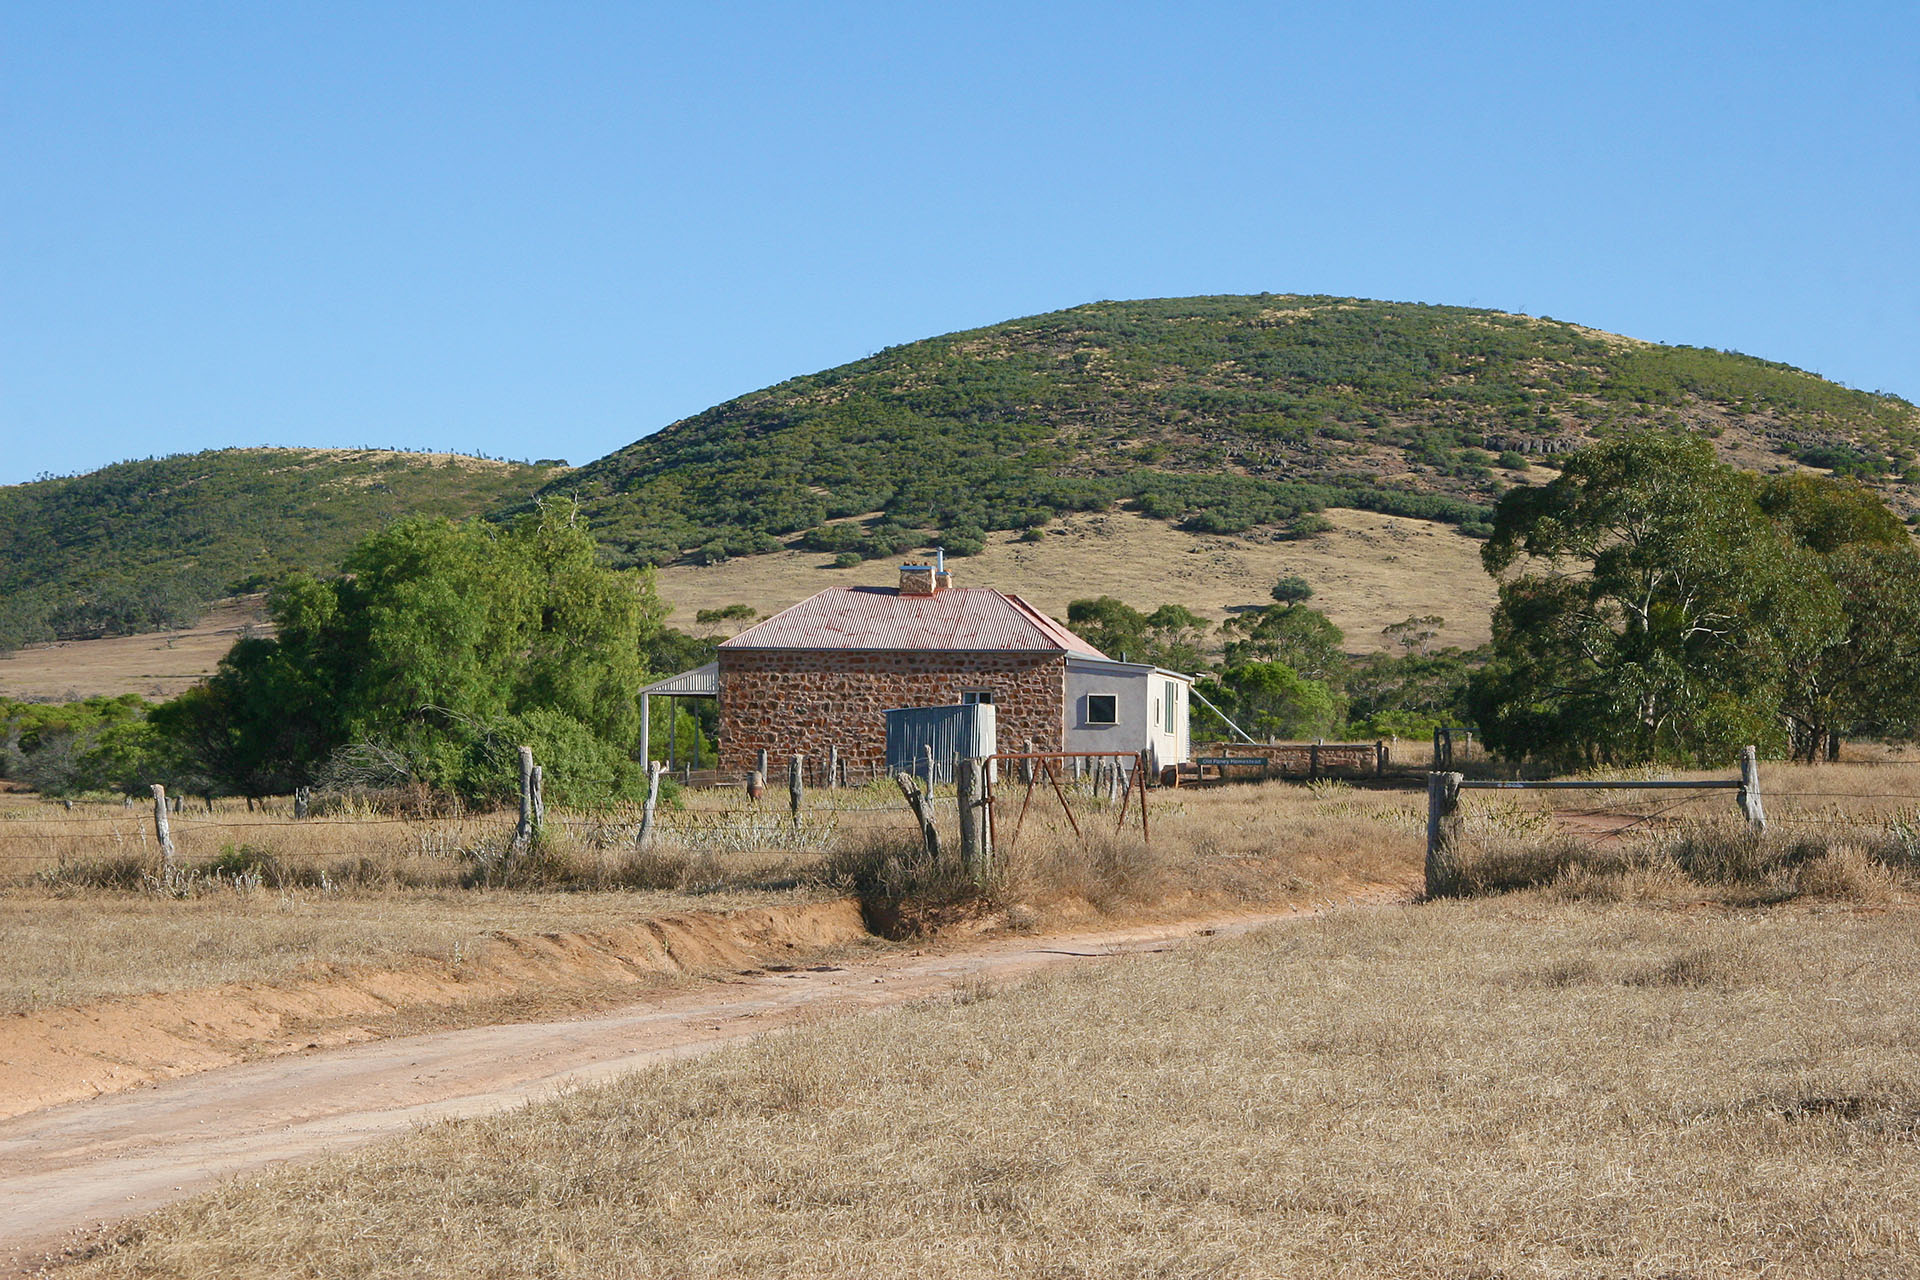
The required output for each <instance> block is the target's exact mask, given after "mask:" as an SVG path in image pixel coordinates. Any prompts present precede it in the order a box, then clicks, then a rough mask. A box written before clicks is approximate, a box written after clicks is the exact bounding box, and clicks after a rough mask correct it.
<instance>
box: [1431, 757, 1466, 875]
mask: <svg viewBox="0 0 1920 1280" xmlns="http://www.w3.org/2000/svg"><path fill="white" fill-rule="evenodd" d="M1464 780H1465V779H1463V778H1462V777H1461V775H1459V774H1457V773H1439V772H1435V773H1429V774H1428V775H1427V896H1428V897H1429V898H1438V897H1443V896H1445V895H1447V894H1450V893H1453V892H1454V891H1455V890H1456V889H1458V888H1459V884H1460V784H1461V782H1463V781H1464Z"/></svg>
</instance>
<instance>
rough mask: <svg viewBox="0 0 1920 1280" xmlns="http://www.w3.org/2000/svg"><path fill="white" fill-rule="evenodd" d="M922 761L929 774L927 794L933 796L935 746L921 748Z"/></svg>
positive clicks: (929, 745)
mask: <svg viewBox="0 0 1920 1280" xmlns="http://www.w3.org/2000/svg"><path fill="white" fill-rule="evenodd" d="M920 761H921V765H922V767H923V768H924V769H925V770H926V774H927V794H928V795H932V794H933V744H932V743H931V742H929V743H928V744H927V745H926V746H924V747H922V748H920Z"/></svg>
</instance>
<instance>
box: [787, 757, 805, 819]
mask: <svg viewBox="0 0 1920 1280" xmlns="http://www.w3.org/2000/svg"><path fill="white" fill-rule="evenodd" d="M806 768H807V757H806V756H805V755H804V754H800V753H797V752H796V753H795V755H794V757H793V759H791V760H789V761H787V805H788V807H789V808H791V809H792V810H793V825H794V826H796V827H797V826H799V825H800V799H801V797H802V796H804V795H805V794H806V783H805V778H804V775H805V773H806Z"/></svg>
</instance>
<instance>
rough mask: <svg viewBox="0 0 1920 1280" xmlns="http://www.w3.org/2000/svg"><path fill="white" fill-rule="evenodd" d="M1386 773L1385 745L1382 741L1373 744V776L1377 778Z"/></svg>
mask: <svg viewBox="0 0 1920 1280" xmlns="http://www.w3.org/2000/svg"><path fill="white" fill-rule="evenodd" d="M1386 771H1387V744H1386V743H1385V742H1384V741H1383V742H1376V743H1374V744H1373V776H1374V777H1376V778H1378V777H1380V776H1382V775H1383V774H1385V773H1386Z"/></svg>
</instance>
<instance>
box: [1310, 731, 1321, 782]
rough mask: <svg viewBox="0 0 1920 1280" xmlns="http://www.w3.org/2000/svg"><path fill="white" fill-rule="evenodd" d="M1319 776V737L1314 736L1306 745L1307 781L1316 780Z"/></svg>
mask: <svg viewBox="0 0 1920 1280" xmlns="http://www.w3.org/2000/svg"><path fill="white" fill-rule="evenodd" d="M1319 778H1320V739H1318V738H1315V739H1314V740H1313V741H1312V742H1311V743H1309V744H1308V746H1307V781H1309V782H1316V781H1318V780H1319Z"/></svg>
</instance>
